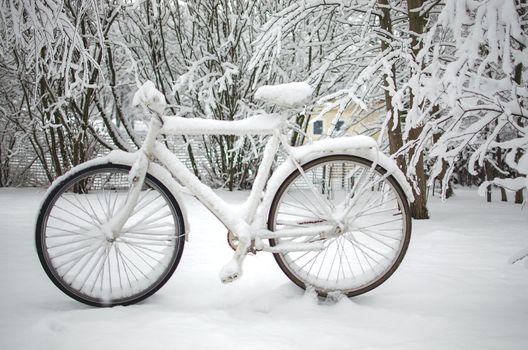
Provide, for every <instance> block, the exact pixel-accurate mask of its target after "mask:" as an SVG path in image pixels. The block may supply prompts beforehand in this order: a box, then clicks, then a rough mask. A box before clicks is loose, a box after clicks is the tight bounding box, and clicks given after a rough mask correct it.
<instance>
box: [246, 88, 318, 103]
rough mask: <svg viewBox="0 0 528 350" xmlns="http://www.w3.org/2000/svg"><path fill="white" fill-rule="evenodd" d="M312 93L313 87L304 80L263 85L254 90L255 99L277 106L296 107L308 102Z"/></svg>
mask: <svg viewBox="0 0 528 350" xmlns="http://www.w3.org/2000/svg"><path fill="white" fill-rule="evenodd" d="M312 93H313V88H312V87H311V86H310V85H309V84H308V83H305V82H294V83H287V84H279V85H264V86H261V87H259V88H258V89H257V91H256V92H255V99H257V100H260V101H264V102H267V103H271V104H274V105H276V106H279V107H285V108H296V107H302V106H304V105H305V104H306V103H308V102H309V101H310V99H311V97H312Z"/></svg>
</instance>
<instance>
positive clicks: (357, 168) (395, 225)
mask: <svg viewBox="0 0 528 350" xmlns="http://www.w3.org/2000/svg"><path fill="white" fill-rule="evenodd" d="M311 93H312V90H311V88H310V86H309V85H307V84H305V83H290V84H283V85H277V86H266V87H262V88H260V89H259V90H258V91H257V93H256V95H255V97H256V98H258V99H261V100H264V101H266V102H270V103H275V104H277V105H278V106H279V107H288V108H292V107H295V106H300V105H303V104H304V103H305V102H306V101H307V99H309V98H310V96H311ZM134 101H135V102H137V103H141V104H143V105H144V106H146V107H148V108H149V109H150V110H151V111H152V112H153V113H151V114H152V118H151V119H150V127H149V129H148V132H147V134H146V137H145V140H144V142H143V144H142V147H141V149H140V150H139V151H137V152H134V153H127V152H123V151H113V152H111V153H110V154H108V155H107V156H105V157H101V158H97V159H94V160H91V161H88V162H86V163H84V164H81V165H79V166H77V167H75V168H73V169H71V170H70V171H69V172H67V173H66V174H64V175H63V176H61V177H60V178H58V179H57V180H56V181H55V182H54V183H53V184H52V186H51V187H50V188H49V189H48V191H47V194H46V196H45V198H44V200H43V202H42V205H41V208H40V211H39V215H38V219H37V225H36V246H37V251H38V255H39V258H40V261H41V263H42V266H43V267H44V270H45V271H46V273H47V275H48V276H49V278H50V279H51V280H52V281H53V283H54V284H55V285H56V286H57V287H58V288H60V289H61V290H62V291H63V292H64V293H66V294H67V295H69V296H70V297H72V298H74V299H76V300H78V301H81V302H83V303H86V304H89V305H94V306H114V305H128V304H133V303H136V302H138V301H140V300H143V299H145V298H147V297H148V296H150V295H152V294H153V293H155V292H156V291H157V290H158V289H160V288H161V287H162V286H163V284H165V283H166V282H167V280H168V279H169V278H170V277H171V275H172V273H173V272H174V270H175V269H176V267H177V265H178V263H179V261H180V258H181V256H182V252H183V246H184V242H185V241H186V239H187V238H188V233H189V229H188V224H187V215H186V211H185V209H184V206H183V205H184V202H183V201H182V199H181V197H182V193H183V191H185V192H188V193H191V194H192V195H194V196H195V197H196V198H197V199H198V200H199V201H200V202H201V203H202V204H204V205H205V207H207V208H208V209H209V210H210V211H211V212H212V213H213V214H214V215H215V216H216V217H217V218H218V219H219V220H220V221H221V222H222V223H223V224H224V225H225V226H226V227H227V229H228V240H229V243H230V245H231V246H232V247H233V248H234V249H235V254H234V256H233V258H232V259H231V260H230V261H229V262H228V263H227V264H226V265H225V266H224V267H223V268H222V270H221V272H220V278H221V280H222V281H223V282H230V281H233V280H235V279H236V278H238V277H239V276H240V275H241V272H242V262H243V261H244V258H245V257H246V255H247V254H248V253H250V252H252V253H256V252H261V251H264V252H271V253H273V254H274V257H275V260H276V261H277V263H278V265H279V266H280V268H281V269H282V271H283V272H284V273H285V274H286V275H287V276H288V277H289V278H290V279H291V280H292V281H293V282H294V283H295V284H297V285H298V286H299V287H301V288H307V287H310V288H313V289H314V290H315V291H316V292H317V293H318V294H319V295H321V296H325V295H327V294H329V293H343V294H345V295H347V296H354V295H358V294H361V293H365V292H367V291H369V290H372V289H373V288H376V287H377V286H379V285H380V284H382V283H383V282H384V281H385V280H386V279H387V278H389V277H390V276H391V275H392V274H393V272H394V271H395V270H396V269H397V267H398V266H399V264H400V262H401V261H402V259H403V256H404V255H405V252H406V250H407V246H408V244H409V239H410V233H411V217H410V211H409V201H410V200H412V191H411V189H410V187H409V185H408V183H407V182H406V180H405V177H404V175H403V174H402V173H401V171H400V170H399V169H398V168H397V167H396V165H395V163H394V161H393V160H391V159H390V158H388V157H386V156H385V155H384V154H383V153H381V152H379V151H378V148H377V144H376V142H375V141H374V140H373V139H371V138H369V137H365V136H354V137H341V138H335V139H324V140H321V141H317V142H313V143H312V144H309V145H304V146H299V147H292V146H290V145H289V143H288V141H287V137H286V132H287V120H288V118H289V116H288V115H286V114H285V113H278V114H268V115H257V116H252V117H249V118H247V119H244V120H237V121H218V120H204V119H190V118H183V117H174V116H164V115H163V111H164V110H165V107H166V104H165V99H164V96H163V95H162V94H161V93H160V92H159V91H157V90H156V89H155V87H154V85H153V84H152V83H151V82H147V83H145V84H144V85H143V86H142V87H141V88H140V89H139V91H138V92H137V93H136V95H135V97H134ZM161 134H181V135H211V134H227V135H248V134H251V135H269V137H268V140H267V143H266V146H265V150H264V154H263V157H262V161H261V163H260V165H259V168H258V173H257V174H256V177H255V181H254V185H253V188H252V190H251V192H250V194H249V197H248V198H247V200H246V202H245V203H244V204H243V205H242V206H241V207H238V206H237V207H236V208H234V207H231V206H230V205H228V204H227V203H225V202H224V201H223V200H222V199H221V198H220V197H219V196H218V195H217V194H216V193H215V192H214V191H212V190H211V188H209V187H208V186H206V185H205V184H203V183H202V182H200V180H199V179H198V178H197V177H195V176H194V174H193V173H192V172H190V171H189V170H188V169H187V168H186V166H185V165H184V164H182V162H180V161H179V160H178V158H177V157H176V156H175V155H174V154H173V153H171V151H169V149H168V148H167V147H166V146H165V145H164V144H163V143H162V142H159V141H157V137H158V135H161ZM279 148H282V149H283V151H284V154H285V158H286V159H285V161H284V162H283V163H282V164H280V165H279V166H278V167H276V168H275V169H274V170H273V173H272V174H271V170H272V168H273V164H274V159H275V156H276V154H277V152H278V151H279ZM153 160H157V162H154V161H153Z"/></svg>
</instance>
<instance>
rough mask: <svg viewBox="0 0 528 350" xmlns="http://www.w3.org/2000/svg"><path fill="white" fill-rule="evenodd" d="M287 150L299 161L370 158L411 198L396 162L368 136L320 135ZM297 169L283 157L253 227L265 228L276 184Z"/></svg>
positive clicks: (275, 191)
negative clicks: (322, 158)
mask: <svg viewBox="0 0 528 350" xmlns="http://www.w3.org/2000/svg"><path fill="white" fill-rule="evenodd" d="M290 154H291V156H293V157H294V158H295V160H297V161H298V162H299V163H300V164H301V165H304V164H306V163H308V162H311V161H312V160H314V159H317V158H320V157H323V156H328V155H352V156H357V157H360V158H364V159H367V160H370V161H371V162H373V163H375V164H378V165H379V166H381V167H382V168H384V169H385V170H387V172H388V173H389V174H390V175H392V176H393V177H394V178H395V179H396V181H397V182H398V184H399V185H400V186H401V188H402V189H403V191H404V192H405V195H406V197H407V199H408V200H409V202H413V201H414V195H413V191H412V188H411V186H410V185H409V183H408V182H407V179H406V178H405V175H404V174H403V172H402V171H401V170H400V169H399V168H398V166H397V164H396V162H395V161H394V160H393V159H392V158H389V157H387V156H386V155H385V154H383V153H382V152H380V151H379V150H378V147H377V143H376V141H374V139H372V138H371V137H368V136H362V135H358V136H350V137H340V138H335V139H324V140H320V141H316V142H314V143H312V144H309V145H304V146H299V147H291V148H290ZM295 170H297V168H296V166H295V164H294V163H293V161H292V160H291V159H289V158H288V159H286V161H285V162H284V163H282V164H281V165H280V166H279V167H277V169H276V170H275V171H274V172H273V175H272V176H271V177H270V179H269V181H268V184H267V187H266V191H265V193H264V196H263V199H262V201H261V203H260V205H259V207H258V209H257V215H256V218H255V221H254V223H253V227H255V228H257V229H265V228H266V227H267V221H268V213H269V210H270V207H271V203H272V202H273V198H275V194H276V193H277V191H278V189H279V187H280V185H281V184H282V183H283V182H284V180H286V178H287V177H288V176H289V175H290V174H291V173H293V172H294V171H295Z"/></svg>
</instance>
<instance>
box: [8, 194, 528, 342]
mask: <svg viewBox="0 0 528 350" xmlns="http://www.w3.org/2000/svg"><path fill="white" fill-rule="evenodd" d="M43 193H44V192H43V191H42V190H35V189H1V190H0V223H1V226H0V227H1V231H0V232H1V238H2V242H1V244H0V349H6V350H7V349H9V350H11V349H40V350H42V349H54V350H55V349H57V350H58V349H127V350H129V349H149V350H153V349H163V350H167V349H266V350H277V349H318V350H321V349H406V350H409V349H527V348H528V269H526V268H525V267H524V266H523V264H517V265H509V264H508V263H507V260H508V258H509V257H510V256H511V255H512V254H514V253H515V252H516V251H517V250H519V249H521V248H523V247H526V246H528V209H526V208H525V209H524V210H521V209H520V206H518V205H513V204H511V203H498V202H495V203H492V204H488V203H485V202H484V200H483V199H482V198H480V197H478V196H477V194H476V192H475V191H468V190H458V191H457V197H456V198H454V199H451V200H449V202H448V203H442V202H440V201H439V200H438V199H436V198H433V199H432V200H431V209H430V210H431V216H432V219H431V220H428V221H418V222H417V221H415V222H414V230H413V238H412V240H411V245H410V247H409V251H408V253H407V256H406V258H405V259H404V262H403V264H402V266H401V267H400V269H399V270H398V271H397V272H396V273H395V274H394V275H393V277H392V278H391V279H389V281H387V282H386V283H385V284H384V285H382V286H381V287H379V288H378V289H376V290H374V291H372V292H370V293H368V294H366V295H363V296H360V297H356V298H354V299H342V300H340V301H338V302H337V303H336V302H334V303H332V302H324V301H321V300H319V301H318V300H317V298H315V297H314V296H313V295H310V294H304V293H303V292H302V291H301V290H299V289H298V288H297V287H296V286H295V285H294V284H293V283H291V282H290V281H289V280H288V279H287V278H286V277H285V276H284V275H283V274H282V272H281V271H280V269H279V268H278V266H277V265H276V264H275V262H274V260H273V258H272V256H271V255H268V254H267V253H261V254H259V255H258V256H255V257H249V258H248V259H247V260H246V264H245V270H244V276H243V277H242V279H241V280H240V281H238V282H235V283H234V284H231V285H222V284H221V283H220V282H219V279H218V271H219V269H220V267H221V266H222V265H223V264H224V263H225V262H226V261H227V260H228V259H229V257H230V256H231V254H232V252H231V250H230V248H228V246H227V244H226V232H225V229H224V228H223V227H222V225H221V224H220V223H219V222H218V221H217V220H216V219H215V218H214V217H213V216H212V215H211V214H209V213H208V212H207V211H206V210H205V209H204V208H203V207H201V206H200V205H199V204H198V203H197V202H196V201H194V200H192V199H188V201H187V206H188V208H189V212H190V215H191V225H192V229H193V230H192V233H191V237H190V242H188V244H187V245H186V247H185V251H184V253H183V258H182V261H181V263H180V265H179V267H178V269H177V270H176V272H175V274H174V275H173V277H172V279H171V280H170V281H169V282H168V283H167V285H166V286H165V287H163V288H162V289H161V290H160V291H159V292H158V293H157V294H155V295H154V296H152V297H151V298H149V299H147V300H146V301H144V302H143V303H141V304H138V305H134V306H128V307H116V308H113V309H97V308H90V307H87V306H85V305H83V304H80V303H78V302H76V301H74V300H71V299H70V298H69V297H67V296H66V295H64V294H62V292H60V291H59V290H58V289H57V288H56V287H55V286H54V285H53V284H52V283H51V282H50V281H49V280H48V278H47V276H46V275H45V273H44V271H43V270H42V268H41V267H40V264H39V262H38V258H37V255H36V251H35V248H34V242H33V241H34V240H33V235H34V233H33V225H34V220H35V216H36V208H37V206H38V204H39V202H40V199H41V196H42V195H43ZM244 195H246V194H245V193H226V192H221V196H222V197H224V198H227V199H228V200H230V201H232V202H240V201H241V200H242V199H243V198H244Z"/></svg>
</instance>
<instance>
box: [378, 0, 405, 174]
mask: <svg viewBox="0 0 528 350" xmlns="http://www.w3.org/2000/svg"><path fill="white" fill-rule="evenodd" d="M378 7H379V8H380V9H381V13H382V16H381V18H380V26H381V29H382V33H381V35H383V33H388V34H389V35H392V19H391V14H390V8H389V3H388V0H378ZM389 40H391V39H390V37H388V36H387V37H386V38H384V39H382V40H381V50H382V51H386V50H388V49H389V48H390V45H389V43H388V41H389ZM391 80H392V81H393V82H394V88H395V89H396V67H394V64H392V65H391V71H390V76H389V74H385V75H384V77H383V86H384V87H385V92H384V94H385V109H386V110H387V117H388V118H390V119H389V122H388V124H387V134H388V136H389V150H390V154H395V153H396V152H397V151H398V150H399V149H400V148H401V147H402V146H403V138H402V132H401V124H400V123H399V121H398V120H397V121H396V123H394V115H395V113H396V111H395V110H394V108H393V107H392V96H391V95H390V93H389V91H388V89H387V88H388V87H389V86H390V84H389V82H390V81H391ZM396 162H397V164H398V167H399V168H400V169H401V171H403V173H406V172H407V166H406V164H405V157H404V156H403V155H401V156H399V157H397V158H396Z"/></svg>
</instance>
